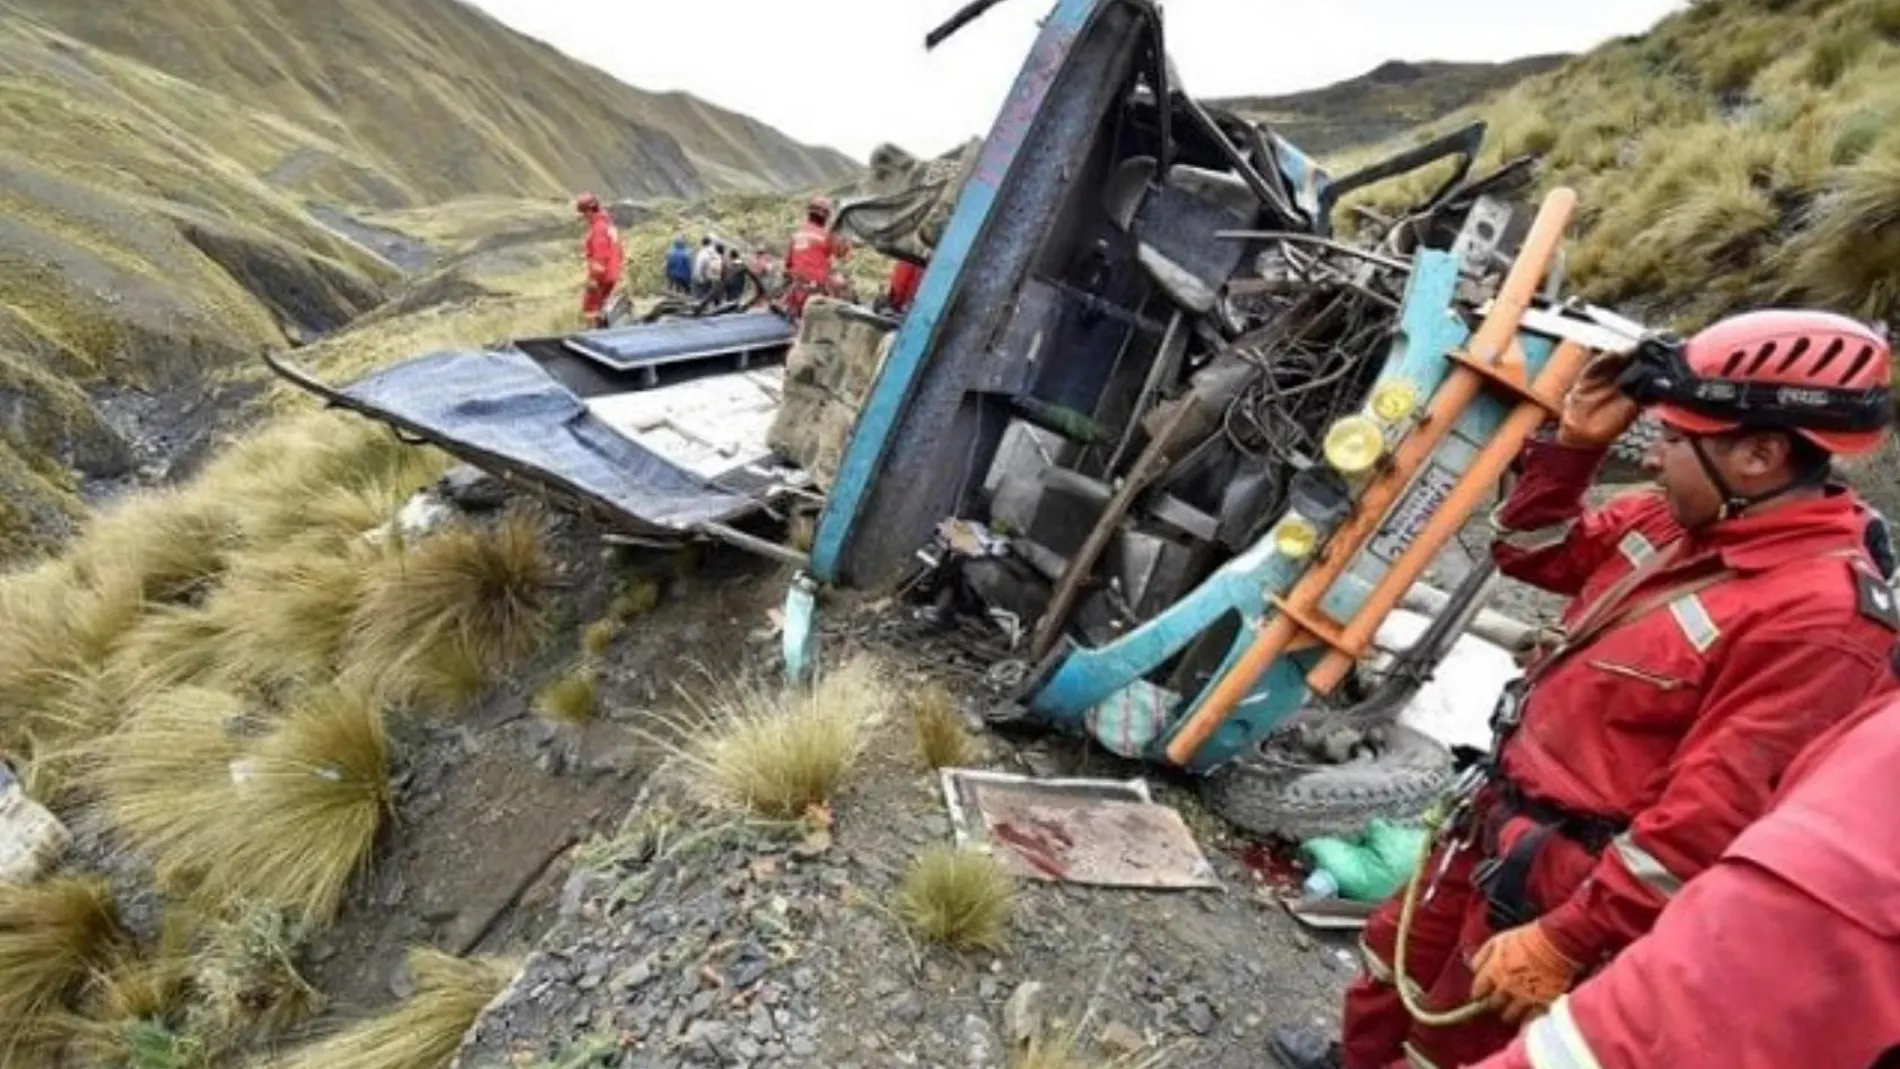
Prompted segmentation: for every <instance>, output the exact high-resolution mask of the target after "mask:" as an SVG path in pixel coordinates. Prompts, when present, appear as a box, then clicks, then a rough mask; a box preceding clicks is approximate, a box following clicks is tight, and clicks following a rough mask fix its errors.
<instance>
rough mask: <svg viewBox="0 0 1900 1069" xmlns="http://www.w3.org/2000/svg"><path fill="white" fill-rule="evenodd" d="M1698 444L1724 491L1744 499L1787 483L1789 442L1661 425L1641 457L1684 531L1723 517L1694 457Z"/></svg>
mask: <svg viewBox="0 0 1900 1069" xmlns="http://www.w3.org/2000/svg"><path fill="white" fill-rule="evenodd" d="M1698 442H1699V443H1700V445H1701V448H1702V451H1703V453H1704V454H1705V455H1706V456H1707V457H1708V459H1709V466H1710V467H1713V468H1714V469H1715V470H1716V472H1717V473H1718V474H1720V475H1721V477H1722V481H1723V483H1725V484H1726V485H1727V486H1728V488H1729V490H1730V491H1732V492H1734V493H1736V494H1739V495H1741V496H1743V497H1748V496H1751V495H1753V494H1757V493H1760V492H1763V491H1767V490H1773V489H1776V488H1779V487H1783V486H1785V485H1787V482H1788V441H1787V439H1786V438H1785V437H1784V436H1782V435H1779V434H1766V433H1744V434H1715V435H1700V436H1697V435H1691V434H1685V433H1684V432H1682V431H1680V430H1677V429H1675V428H1674V427H1671V426H1669V425H1668V424H1666V423H1665V424H1663V427H1662V433H1661V434H1660V435H1659V436H1658V437H1657V439H1656V441H1655V443H1654V444H1652V445H1651V446H1650V447H1649V452H1648V453H1647V454H1646V455H1645V456H1644V457H1643V467H1644V468H1645V470H1647V471H1648V472H1649V474H1650V476H1651V477H1652V478H1654V479H1655V480H1656V485H1657V486H1658V487H1660V488H1661V489H1662V493H1663V499H1664V500H1665V501H1666V502H1667V503H1668V505H1669V514H1670V515H1671V516H1673V517H1675V520H1676V522H1677V523H1679V524H1681V525H1682V526H1683V527H1685V528H1689V529H1694V528H1697V527H1701V526H1703V525H1704V524H1708V523H1712V522H1714V521H1715V520H1716V519H1717V518H1718V517H1720V516H1721V514H1722V492H1721V491H1720V490H1719V489H1717V487H1716V485H1715V483H1714V481H1713V480H1711V479H1710V478H1709V473H1708V471H1707V470H1706V469H1705V468H1704V467H1703V466H1702V462H1701V461H1700V460H1698V459H1697V457H1696V445H1697V443H1698Z"/></svg>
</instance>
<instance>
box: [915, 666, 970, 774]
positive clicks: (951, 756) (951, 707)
mask: <svg viewBox="0 0 1900 1069" xmlns="http://www.w3.org/2000/svg"><path fill="white" fill-rule="evenodd" d="M910 715H911V727H912V729H913V731H914V732H915V733H916V737H917V755H918V756H919V757H921V758H923V761H924V764H925V765H927V766H929V767H931V768H951V767H954V766H957V765H961V764H965V763H967V762H968V761H969V760H970V756H971V754H972V753H973V752H974V750H975V745H974V744H973V743H972V741H971V739H970V735H969V732H967V731H965V730H964V729H963V711H962V710H961V709H960V708H958V706H957V698H956V695H954V694H952V693H950V689H949V688H948V687H945V686H944V685H943V684H941V683H937V682H931V683H928V684H925V685H924V686H923V687H922V688H921V689H920V690H918V691H917V692H916V693H915V694H913V695H912V696H911V699H910Z"/></svg>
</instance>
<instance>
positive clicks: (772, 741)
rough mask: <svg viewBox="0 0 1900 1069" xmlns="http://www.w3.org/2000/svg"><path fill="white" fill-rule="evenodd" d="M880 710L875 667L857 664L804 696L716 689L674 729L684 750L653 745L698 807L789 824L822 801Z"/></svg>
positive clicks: (753, 686) (883, 693)
mask: <svg viewBox="0 0 1900 1069" xmlns="http://www.w3.org/2000/svg"><path fill="white" fill-rule="evenodd" d="M889 702H890V693H889V690H888V689H887V685H886V682H885V679H884V673H883V669H882V667H881V666H880V665H878V663H877V662H876V661H874V660H872V659H871V658H869V657H866V656H860V657H856V658H854V659H852V660H850V661H847V662H846V663H845V664H843V665H840V666H839V667H838V668H836V669H834V670H832V671H830V672H827V673H825V674H824V675H822V676H820V677H819V679H818V680H817V682H815V683H814V684H813V685H812V687H811V688H810V689H809V690H780V689H775V688H770V687H767V686H764V685H762V684H758V683H731V684H727V685H725V686H722V687H719V688H716V691H715V694H714V696H713V697H712V699H711V700H709V701H700V700H694V701H693V703H692V704H693V707H694V712H693V713H692V714H690V715H689V716H688V717H686V718H684V719H683V720H682V721H681V722H679V723H676V724H674V725H673V726H674V727H675V728H677V729H678V733H679V734H680V735H682V736H684V739H685V741H684V742H673V741H667V740H659V741H661V744H662V745H664V746H666V747H667V748H668V749H670V750H672V751H673V752H674V753H675V754H676V755H677V756H678V757H680V758H681V759H682V760H683V761H684V762H685V763H686V764H687V765H688V766H689V767H690V768H691V770H692V771H693V772H694V773H695V775H694V777H693V779H694V784H695V787H696V789H697V790H698V791H699V792H700V794H701V796H702V800H704V801H705V802H706V803H708V804H710V805H714V806H719V807H727V808H737V809H742V810H747V811H750V812H753V813H757V814H759V815H760V816H764V817H770V818H773V819H781V820H792V819H797V818H800V817H802V816H803V815H804V814H805V813H806V811H807V810H809V809H811V808H812V807H813V806H819V805H823V804H825V803H826V802H828V801H830V800H831V798H832V796H833V795H834V794H835V793H836V792H837V790H838V789H839V787H840V786H841V785H842V784H843V783H844V781H845V778H846V777H847V776H848V775H850V773H851V770H852V769H853V768H854V767H855V766H856V764H857V760H858V755H859V753H860V752H861V751H862V749H863V747H864V738H865V735H866V733H867V731H868V729H869V728H870V726H871V725H872V724H873V723H875V722H876V721H877V719H878V718H879V717H880V716H881V715H882V711H883V710H884V709H885V708H886V707H887V706H888V704H889Z"/></svg>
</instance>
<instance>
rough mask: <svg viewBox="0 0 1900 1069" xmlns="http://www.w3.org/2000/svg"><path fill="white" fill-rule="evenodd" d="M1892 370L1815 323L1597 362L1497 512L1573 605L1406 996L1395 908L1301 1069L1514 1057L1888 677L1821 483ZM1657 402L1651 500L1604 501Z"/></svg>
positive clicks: (1849, 335)
mask: <svg viewBox="0 0 1900 1069" xmlns="http://www.w3.org/2000/svg"><path fill="white" fill-rule="evenodd" d="M1891 376H1892V370H1891V357H1890V353H1889V349H1888V345H1887V343H1886V341H1885V340H1884V339H1883V338H1882V337H1880V336H1879V335H1878V334H1876V333H1874V332H1873V331H1871V330H1869V329H1868V328H1866V327H1865V326H1863V325H1861V324H1859V323H1856V322H1854V321H1853V320H1850V319H1846V318H1844V317H1840V316H1835V315H1831V314H1827V313H1822V312H1805V311H1769V312H1755V313H1749V314H1746V315H1740V316H1735V317H1732V318H1730V319H1727V320H1724V321H1722V322H1720V323H1717V324H1715V325H1714V326H1711V327H1709V328H1708V329H1706V330H1704V331H1702V332H1701V333H1699V334H1697V335H1695V336H1694V337H1693V338H1691V339H1689V341H1688V343H1687V344H1686V345H1683V344H1681V343H1678V342H1674V341H1673V340H1670V339H1665V338H1657V339H1650V340H1646V341H1645V342H1644V344H1643V345H1641V346H1639V347H1638V348H1637V349H1636V352H1635V353H1634V354H1633V355H1625V356H1603V357H1599V358H1597V359H1596V360H1594V361H1592V363H1591V365H1590V366H1589V367H1588V368H1586V369H1585V372H1584V374H1583V376H1582V377H1581V379H1580V381H1579V382H1578V384H1577V386H1576V387H1575V388H1573V389H1572V390H1571V392H1570V394H1569V396H1568V397H1567V398H1566V399H1565V406H1564V411H1563V413H1562V415H1561V418H1560V420H1559V422H1558V429H1557V433H1556V435H1555V438H1554V440H1552V439H1538V440H1533V441H1531V442H1528V443H1526V446H1525V450H1524V453H1523V455H1522V456H1521V457H1520V458H1519V463H1518V481H1517V485H1516V486H1515V487H1514V488H1513V489H1512V491H1511V492H1510V494H1509V495H1508V496H1507V497H1506V499H1505V500H1504V502H1503V504H1502V505H1501V506H1500V507H1499V509H1498V511H1497V512H1496V514H1495V515H1494V517H1493V520H1494V523H1495V524H1496V526H1497V527H1498V529H1499V532H1500V533H1499V537H1498V539H1497V540H1496V542H1495V543H1494V544H1493V547H1492V552H1493V556H1494V558H1495V559H1496V561H1497V563H1498V566H1499V568H1500V569H1501V570H1502V571H1503V572H1504V573H1505V574H1507V575H1510V576H1513V577H1515V578H1517V579H1520V580H1522V581H1525V582H1528V583H1531V584H1532V585H1535V586H1538V587H1542V588H1544V589H1546V590H1549V591H1553V592H1555V593H1558V594H1564V595H1568V596H1570V597H1571V598H1572V599H1573V600H1572V602H1571V604H1570V605H1569V607H1568V608H1567V610H1566V611H1565V613H1564V615H1563V619H1562V626H1561V630H1560V638H1559V641H1558V642H1557V643H1556V644H1555V645H1554V646H1546V647H1544V648H1542V649H1541V650H1539V651H1537V652H1535V653H1533V655H1532V657H1531V660H1530V662H1529V664H1528V667H1527V669H1526V674H1525V676H1524V678H1523V679H1520V680H1518V681H1516V682H1514V683H1513V684H1512V685H1511V687H1510V688H1508V689H1507V691H1506V694H1505V696H1504V699H1503V700H1502V701H1501V702H1500V703H1499V708H1498V712H1497V714H1496V715H1495V716H1494V726H1495V727H1497V729H1498V736H1499V738H1498V741H1497V742H1496V744H1495V745H1494V747H1493V751H1492V753H1491V754H1490V755H1489V756H1488V758H1487V759H1486V761H1485V762H1484V763H1483V764H1481V765H1479V766H1477V770H1478V772H1479V773H1480V775H1478V776H1474V777H1472V779H1473V780H1475V781H1476V782H1479V783H1481V786H1480V787H1478V789H1477V790H1476V791H1475V794H1468V795H1466V808H1464V809H1462V810H1461V811H1460V819H1458V820H1456V821H1454V822H1453V824H1452V825H1451V826H1450V827H1448V828H1447V829H1446V831H1445V833H1443V834H1442V835H1441V836H1440V839H1439V842H1438V843H1437V844H1436V845H1435V847H1434V850H1433V852H1432V854H1431V856H1430V857H1429V858H1428V859H1427V868H1426V870H1425V872H1426V874H1427V877H1428V880H1427V890H1426V892H1425V893H1423V894H1421V895H1419V896H1418V904H1417V907H1416V912H1415V915H1414V917H1413V919H1412V923H1411V925H1410V928H1409V931H1407V932H1406V937H1407V938H1406V941H1405V947H1404V949H1405V962H1404V969H1405V973H1406V979H1405V981H1404V982H1405V983H1406V984H1407V985H1408V986H1407V988H1406V990H1405V991H1403V992H1402V991H1401V990H1400V988H1399V987H1398V986H1397V985H1396V983H1395V977H1396V975H1397V967H1396V961H1397V957H1398V955H1397V948H1398V945H1399V931H1398V928H1399V916H1400V912H1401V905H1400V901H1401V900H1402V899H1403V896H1402V895H1401V896H1400V900H1395V901H1393V902H1388V903H1386V904H1385V905H1384V906H1382V907H1381V908H1380V909H1379V910H1378V911H1377V912H1376V913H1375V914H1374V915H1373V916H1372V917H1371V918H1370V920H1369V922H1368V924H1367V926H1366V929H1365V933H1364V939H1363V943H1362V950H1363V951H1364V955H1363V957H1364V964H1365V967H1364V970H1363V971H1362V973H1361V975H1360V976H1359V977H1358V979H1357V980H1355V982H1354V983H1353V984H1352V986H1351V987H1350V988H1349V989H1348V991H1347V993H1346V1002H1345V1021H1344V1035H1343V1038H1342V1041H1341V1042H1339V1043H1330V1044H1329V1043H1327V1042H1326V1039H1325V1037H1324V1036H1323V1035H1320V1034H1318V1033H1314V1032H1311V1031H1304V1030H1300V1029H1280V1030H1278V1031H1277V1032H1276V1033H1275V1035H1274V1040H1273V1042H1274V1050H1275V1053H1276V1055H1278V1056H1279V1057H1280V1059H1281V1061H1282V1062H1285V1063H1286V1064H1289V1065H1292V1066H1295V1067H1299V1069H1307V1067H1317V1066H1329V1065H1336V1066H1344V1067H1346V1069H1383V1067H1389V1066H1407V1067H1411V1069H1417V1067H1420V1066H1424V1067H1437V1069H1451V1067H1453V1066H1461V1065H1469V1064H1472V1063H1474V1062H1477V1061H1480V1060H1481V1059H1483V1058H1485V1057H1487V1056H1489V1055H1491V1054H1493V1053H1495V1052H1497V1051H1499V1050H1502V1049H1503V1048H1504V1047H1505V1046H1506V1045H1507V1044H1508V1043H1509V1042H1510V1041H1511V1039H1512V1038H1513V1036H1514V1035H1515V1034H1516V1032H1517V1028H1518V1025H1519V1022H1521V1021H1522V1020H1523V1019H1524V1018H1525V1017H1526V1016H1527V1015H1529V1014H1531V1013H1534V1012H1536V1011H1538V1010H1540V1009H1542V1008H1543V1007H1545V1006H1548V1005H1549V1004H1550V1003H1551V1002H1552V1001H1553V1000H1555V999H1556V998H1557V997H1558V996H1559V995H1561V994H1562V993H1563V992H1564V991H1565V990H1567V989H1568V988H1569V987H1570V986H1571V985H1572V984H1573V983H1574V982H1576V981H1577V980H1578V979H1579V978H1580V977H1583V976H1586V975H1588V974H1590V973H1591V972H1593V971H1595V970H1596V969H1598V968H1600V967H1601V966H1602V965H1603V964H1604V963H1605V962H1607V961H1608V960H1609V959H1611V958H1612V957H1613V956H1615V955H1616V954H1617V953H1618V952H1619V951H1621V950H1622V949H1623V948H1624V947H1626V946H1628V945H1629V944H1630V943H1631V942H1633V941H1634V940H1636V939H1637V938H1639V937H1640V936H1642V935H1643V934H1644V933H1645V932H1647V931H1648V930H1649V928H1650V926H1651V925H1652V924H1653V923H1654V922H1655V919H1656V916H1657V914H1658V913H1660V912H1661V911H1662V909H1663V907H1664V906H1665V905H1667V904H1668V902H1669V900H1670V899H1671V898H1672V897H1673V896H1674V895H1675V894H1676V892H1677V891H1678V890H1680V889H1681V887H1682V885H1683V884H1684V883H1686V882H1687V881H1688V880H1689V879H1690V878H1691V877H1693V876H1695V875H1696V874H1697V873H1700V872H1701V871H1703V870H1704V869H1706V868H1708V867H1709V866H1710V865H1712V864H1714V862H1715V861H1716V859H1717V858H1718V857H1720V856H1721V854H1722V852H1723V851H1724V850H1726V849H1728V847H1729V845H1730V843H1731V842H1733V840H1734V839H1735V836H1736V835H1737V834H1739V833H1740V832H1741V830H1742V829H1743V828H1744V827H1746V826H1748V825H1749V824H1750V823H1751V822H1753V821H1754V820H1755V819H1756V818H1757V817H1759V816H1760V815H1761V814H1762V812H1763V810H1764V808H1765V806H1766V803H1767V800H1768V798H1769V796H1770V795H1771V793H1772V792H1773V790H1774V788H1775V785H1776V783H1777V782H1778V781H1779V779H1780V777H1781V775H1782V773H1783V772H1784V771H1785V769H1786V767H1787V764H1788V762H1789V761H1790V760H1792V759H1793V758H1794V756H1795V754H1796V753H1797V752H1799V751H1800V750H1801V748H1802V747H1803V746H1805V745H1806V744H1807V743H1809V742H1810V741H1812V740H1813V739H1814V738H1815V737H1816V736H1817V735H1819V734H1820V733H1821V732H1823V731H1824V730H1826V729H1827V728H1829V727H1830V726H1832V725H1833V724H1835V723H1837V722H1838V721H1840V720H1841V719H1842V718H1843V717H1845V716H1846V715H1847V714H1848V713H1849V712H1850V711H1852V710H1853V709H1854V708H1856V707H1857V706H1859V705H1860V704H1861V703H1862V702H1863V701H1864V700H1866V699H1867V698H1868V697H1869V696H1870V695H1875V694H1879V693H1882V692H1884V691H1886V690H1888V689H1890V688H1891V687H1892V686H1893V685H1894V678H1893V669H1892V667H1891V665H1890V661H1889V654H1890V653H1891V652H1892V650H1893V649H1894V646H1895V639H1896V630H1897V629H1900V616H1896V614H1895V612H1894V606H1893V600H1892V596H1891V594H1890V592H1889V590H1888V587H1887V585H1886V583H1885V582H1884V581H1883V580H1882V577H1881V576H1880V575H1879V573H1878V571H1877V570H1876V569H1875V567H1874V566H1873V564H1872V563H1871V562H1870V561H1869V560H1868V557H1867V551H1866V549H1865V547H1864V539H1865V537H1866V535H1867V529H1868V514H1867V513H1866V512H1865V511H1864V506H1862V505H1861V503H1860V502H1859V500H1858V499H1857V498H1856V497H1855V496H1854V495H1853V494H1852V493H1851V492H1848V491H1846V490H1844V489H1841V488H1838V487H1834V486H1831V485H1829V484H1828V481H1827V480H1828V474H1829V470H1830V463H1829V460H1830V457H1831V456H1833V455H1851V454H1865V453H1868V452H1870V451H1872V450H1874V449H1875V448H1877V447H1878V445H1879V443H1880V441H1881V439H1882V437H1883V435H1884V433H1885V428H1886V425H1887V424H1888V423H1889V422H1890V421H1891V419H1892V399H1891ZM1639 404H1649V405H1651V406H1653V407H1652V411H1653V412H1654V414H1655V416H1656V417H1657V418H1658V420H1659V422H1660V423H1661V424H1662V426H1663V433H1662V435H1661V438H1660V440H1659V441H1658V443H1657V444H1655V445H1653V446H1652V447H1651V449H1650V453H1649V455H1648V457H1647V458H1646V467H1647V468H1648V469H1649V471H1650V472H1651V473H1652V475H1653V476H1654V478H1655V482H1656V486H1655V487H1654V489H1651V490H1642V491H1635V492H1631V493H1628V494H1625V495H1623V496H1620V497H1618V498H1615V499H1613V500H1611V501H1610V502H1609V503H1608V504H1606V505H1604V506H1603V507H1602V508H1600V509H1590V508H1587V507H1585V504H1584V494H1585V491H1586V489H1587V488H1588V487H1589V486H1590V484H1591V482H1592V480H1593V478H1594V477H1595V473H1596V471H1597V470H1598V467H1599V466H1600V465H1601V464H1602V462H1603V459H1604V455H1605V451H1606V448H1607V446H1608V444H1609V443H1610V442H1611V441H1613V440H1614V439H1615V438H1617V437H1618V436H1620V435H1621V434H1622V432H1623V431H1624V430H1626V429H1627V428H1628V426H1629V425H1630V423H1631V422H1632V421H1633V420H1634V419H1635V417H1636V415H1637V413H1638V411H1639ZM1408 996H1409V1001H1410V1002H1411V1003H1412V1005H1411V1007H1408V1006H1407V1005H1406V1002H1407V999H1408ZM1413 1010H1417V1011H1419V1012H1420V1014H1421V1018H1422V1019H1418V1020H1415V1019H1414V1016H1413V1012H1412V1011H1413ZM1440 1015H1456V1016H1457V1017H1459V1018H1463V1019H1461V1020H1458V1021H1456V1022H1453V1021H1452V1020H1450V1019H1449V1018H1448V1017H1443V1016H1440ZM1657 1064H1667V1063H1657Z"/></svg>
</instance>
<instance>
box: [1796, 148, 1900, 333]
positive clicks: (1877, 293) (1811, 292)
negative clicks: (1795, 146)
mask: <svg viewBox="0 0 1900 1069" xmlns="http://www.w3.org/2000/svg"><path fill="white" fill-rule="evenodd" d="M1824 203H1825V206H1824V207H1822V208H1820V209H1819V211H1818V213H1817V217H1816V219H1815V220H1814V222H1813V223H1812V224H1811V225H1810V226H1809V227H1808V228H1807V230H1805V231H1804V232H1802V234H1801V235H1800V236H1799V237H1798V238H1797V239H1796V240H1795V241H1794V242H1793V243H1791V244H1790V245H1789V246H1788V248H1787V249H1786V250H1784V251H1785V253H1786V257H1785V259H1784V261H1783V262H1784V264H1785V267H1786V273H1785V277H1786V279H1787V282H1786V290H1787V292H1788V295H1789V296H1792V297H1796V298H1802V299H1807V300H1813V301H1818V302H1820V303H1822V304H1825V305H1827V306H1829V307H1832V308H1835V309H1838V310H1840V311H1843V312H1847V313H1849V314H1852V315H1858V316H1861V317H1863V318H1867V319H1875V320H1886V321H1893V320H1895V319H1900V146H1896V145H1894V144H1892V143H1888V144H1885V145H1882V146H1881V148H1880V150H1879V151H1877V152H1875V153H1873V154H1872V155H1869V156H1868V157H1866V158H1865V159H1863V160H1861V161H1860V162H1859V163H1857V164H1855V165H1854V166H1853V167H1850V168H1847V169H1846V170H1845V171H1844V172H1843V173H1842V175H1841V178H1840V181H1839V185H1838V187H1837V189H1836V190H1835V191H1834V192H1833V193H1832V195H1831V196H1830V197H1829V198H1828V199H1827V201H1825V202H1824Z"/></svg>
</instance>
